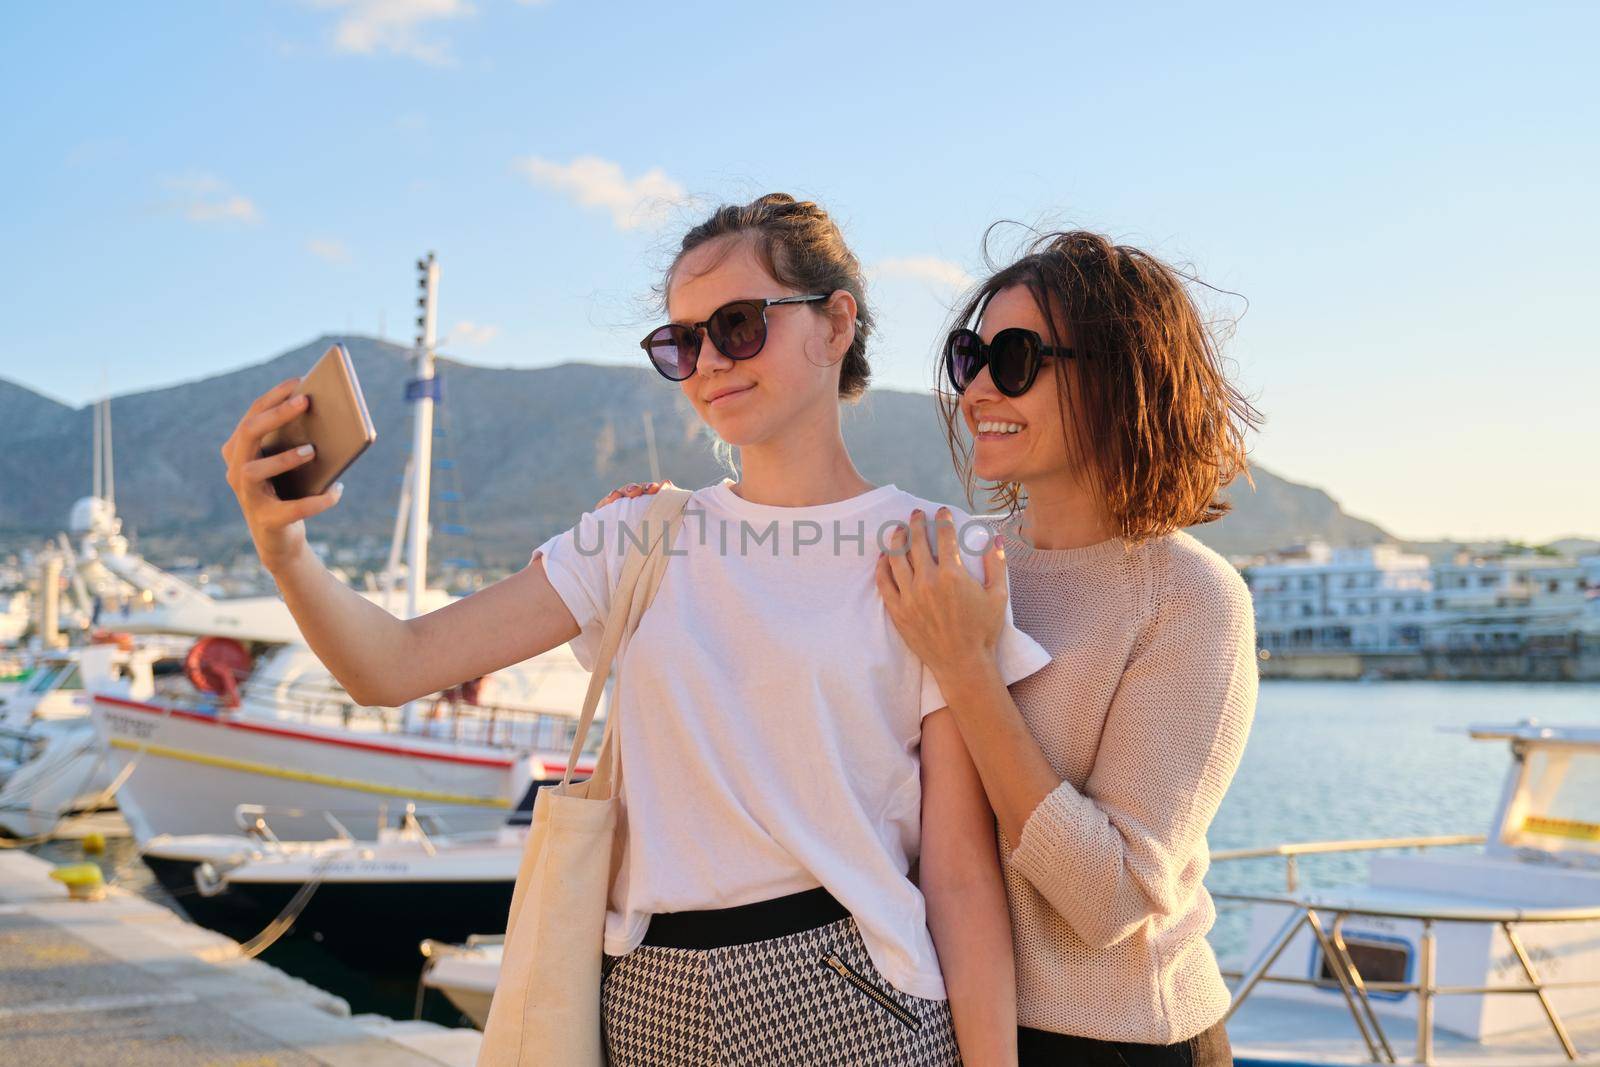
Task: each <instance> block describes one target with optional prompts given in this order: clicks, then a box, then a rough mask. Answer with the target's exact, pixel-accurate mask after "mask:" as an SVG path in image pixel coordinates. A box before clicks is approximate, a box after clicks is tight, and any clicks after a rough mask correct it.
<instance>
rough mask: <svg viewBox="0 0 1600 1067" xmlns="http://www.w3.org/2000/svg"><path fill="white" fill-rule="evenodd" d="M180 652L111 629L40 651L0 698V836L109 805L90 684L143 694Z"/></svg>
mask: <svg viewBox="0 0 1600 1067" xmlns="http://www.w3.org/2000/svg"><path fill="white" fill-rule="evenodd" d="M181 657H182V648H181V646H174V645H173V644H172V643H171V642H163V641H159V640H158V641H151V642H146V643H139V644H135V643H134V642H133V641H132V640H131V639H129V638H127V636H126V635H108V634H102V635H100V639H99V640H97V641H95V642H94V643H92V644H89V645H85V646H81V647H78V648H71V649H51V650H47V651H43V652H40V653H38V654H37V655H36V656H35V658H34V662H33V669H32V673H31V674H30V675H29V678H28V681H27V683H26V684H25V685H23V686H22V687H21V688H19V689H17V690H16V691H14V692H12V693H10V694H8V695H7V696H6V697H4V698H0V834H7V835H10V836H13V837H36V836H39V835H42V834H47V833H49V832H50V831H51V830H52V829H54V828H55V826H57V825H58V824H59V823H60V822H61V820H62V819H63V818H65V817H66V816H69V815H72V814H75V813H79V812H85V811H92V810H96V809H99V808H102V807H109V806H111V805H112V795H113V793H114V787H115V784H116V783H115V774H116V771H115V768H114V766H113V765H112V763H111V761H110V760H108V759H107V758H106V755H105V751H104V749H103V747H102V746H101V745H100V744H99V741H98V739H97V737H96V735H95V731H94V726H93V724H92V722H91V721H90V695H89V694H90V690H91V689H99V690H103V691H106V692H112V691H115V692H121V693H123V694H125V695H127V696H139V695H143V694H147V693H149V692H151V691H153V689H154V679H155V677H156V675H157V673H158V672H163V671H170V670H171V669H173V668H174V666H176V665H180V664H181V662H182V659H181Z"/></svg>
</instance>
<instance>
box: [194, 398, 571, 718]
mask: <svg viewBox="0 0 1600 1067" xmlns="http://www.w3.org/2000/svg"><path fill="white" fill-rule="evenodd" d="M298 381H299V379H296V378H291V379H289V380H288V381H285V382H282V383H280V384H279V385H277V386H276V387H274V388H273V389H270V390H268V391H267V392H266V393H263V394H262V395H261V396H260V397H258V398H257V399H256V401H255V403H253V404H252V405H251V406H250V409H249V410H248V411H247V412H245V415H244V417H243V418H242V419H240V420H239V423H238V425H237V426H236V427H235V428H234V431H233V434H232V435H231V436H230V437H229V438H228V440H227V441H226V442H225V443H224V444H223V446H222V458H223V460H224V461H225V462H226V463H227V465H228V484H229V485H230V486H231V487H232V488H233V491H234V495H235V496H236V497H237V498H238V500H239V508H240V511H242V512H243V513H244V519H245V523H246V524H247V525H248V526H249V528H250V536H251V539H252V540H253V541H254V542H255V546H256V553H257V554H258V555H259V556H260V557H261V562H262V564H263V566H265V567H266V568H267V570H268V571H269V572H270V573H271V574H272V576H273V578H274V580H275V581H276V582H277V584H278V591H279V592H280V593H281V594H282V595H283V600H284V603H285V604H287V605H288V607H289V613H290V614H291V615H293V616H294V620H295V622H296V623H297V624H298V625H299V627H300V632H301V633H302V634H303V635H304V636H305V639H306V644H307V645H309V646H310V648H311V651H312V652H314V653H315V654H316V656H317V658H318V659H319V660H321V661H322V663H323V665H324V666H326V667H327V668H328V670H329V671H330V672H331V673H332V674H333V676H334V678H336V679H337V680H338V682H339V684H340V685H342V686H344V688H345V691H346V692H348V693H349V694H350V696H351V697H352V698H353V699H355V700H356V701H358V702H360V703H362V704H373V705H395V704H403V703H405V702H406V701H408V700H412V699H415V698H417V697H421V696H426V695H427V694H429V693H433V692H437V691H438V690H440V689H443V688H446V687H447V686H451V685H455V684H457V683H459V682H463V681H466V680H467V679H469V678H477V677H480V676H482V675H485V674H488V673H490V672H491V671H494V670H498V669H499V668H501V667H506V666H509V665H510V664H513V663H517V662H520V661H521V660H524V659H528V658H529V657H531V656H536V655H538V654H539V653H541V652H546V651H548V650H550V649H552V648H554V647H555V646H557V645H559V644H561V643H563V642H565V641H570V640H571V639H572V638H574V637H576V636H577V635H578V623H577V620H575V619H574V618H573V617H572V613H571V612H570V611H568V610H567V606H566V605H565V604H564V603H563V602H562V600H561V598H560V596H558V595H557V594H556V591H555V589H554V588H553V587H552V586H551V585H550V580H549V578H547V577H546V576H545V572H544V563H543V562H542V561H541V560H535V561H533V562H532V563H530V564H529V565H528V566H527V567H524V568H523V569H522V570H521V571H519V572H517V573H516V574H513V575H511V576H510V577H508V578H506V579H504V580H502V581H500V582H497V583H495V584H494V585H492V586H490V587H489V588H487V589H484V590H482V591H480V592H477V593H474V594H473V595H472V596H469V597H466V598H465V599H463V600H459V601H456V602H455V603H453V604H449V605H447V606H445V607H443V608H440V609H439V610H437V611H432V612H429V613H428V614H426V615H422V616H419V617H417V618H415V619H409V620H402V619H397V618H395V617H394V616H393V615H391V614H389V613H388V612H387V611H385V610H384V609H383V608H381V607H379V606H378V605H377V604H374V603H373V602H372V601H370V600H368V599H367V598H366V597H364V596H362V595H361V594H360V593H358V592H356V591H355V590H354V589H351V588H350V587H348V586H346V585H345V584H344V583H343V582H340V581H339V580H338V579H337V578H335V577H334V576H333V574H332V573H331V572H329V570H328V569H327V568H326V567H325V566H323V564H322V561H321V560H319V559H318V558H317V557H316V554H315V553H313V552H312V551H310V549H309V547H308V546H307V544H306V536H305V520H306V519H308V518H310V517H311V516H313V515H319V514H321V513H322V512H324V511H327V510H328V509H329V508H332V507H333V506H334V505H335V504H337V503H338V502H339V496H340V493H341V487H340V486H334V487H333V488H332V489H330V490H329V491H328V492H326V493H323V494H321V495H320V496H314V497H307V498H305V499H303V500H280V499H278V496H277V494H276V493H275V492H273V489H272V484H271V482H270V481H268V479H270V478H271V477H272V476H273V475H275V474H279V473H281V472H283V471H286V470H291V469H293V468H294V467H297V466H299V465H300V464H302V463H305V462H307V461H308V460H309V459H310V458H311V454H310V453H306V454H304V455H302V454H298V453H295V452H285V453H281V454H279V455H276V456H271V457H268V458H265V459H262V458H259V456H260V451H261V439H262V437H263V436H264V435H265V434H266V433H267V432H268V431H270V430H273V429H275V428H277V427H279V426H282V425H284V424H285V423H287V422H289V421H290V420H291V419H293V418H295V417H296V416H298V415H299V414H300V412H301V411H302V410H303V408H304V405H303V404H302V403H300V398H293V399H291V393H292V392H293V390H294V386H295V385H296V383H297V382H298Z"/></svg>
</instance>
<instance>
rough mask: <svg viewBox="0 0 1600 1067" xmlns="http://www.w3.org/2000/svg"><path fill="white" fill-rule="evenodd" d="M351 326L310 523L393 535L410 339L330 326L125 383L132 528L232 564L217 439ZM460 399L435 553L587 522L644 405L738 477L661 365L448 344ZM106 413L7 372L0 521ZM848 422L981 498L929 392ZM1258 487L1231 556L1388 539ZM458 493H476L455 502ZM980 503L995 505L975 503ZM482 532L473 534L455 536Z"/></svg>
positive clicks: (632, 454) (441, 475)
mask: <svg viewBox="0 0 1600 1067" xmlns="http://www.w3.org/2000/svg"><path fill="white" fill-rule="evenodd" d="M336 340H338V341H343V342H344V344H345V345H346V347H347V348H348V349H349V351H350V355H351V358H352V359H353V360H354V362H355V365H356V373H357V375H358V376H359V378H360V380H361V383H362V389H363V391H364V392H365V393H366V397H367V402H368V406H369V408H370V410H371V413H372V418H373V421H374V422H375V423H376V425H377V427H378V440H377V442H376V443H375V444H374V445H373V446H372V448H371V450H370V451H369V452H368V453H367V454H366V455H365V456H363V457H362V458H361V460H360V461H358V462H357V463H356V465H355V466H354V467H352V468H351V469H350V470H349V471H348V472H347V473H346V475H345V478H344V482H345V496H344V499H343V501H342V502H341V503H340V505H339V507H338V508H337V509H335V510H334V511H333V512H332V513H331V514H330V515H329V516H327V517H325V518H320V519H318V520H316V521H315V522H314V523H313V535H314V536H316V537H318V538H319V539H326V540H330V541H350V540H353V539H355V538H361V537H365V538H369V539H374V540H375V541H376V542H377V543H386V542H387V540H388V538H389V536H390V532H391V530H392V528H393V523H394V509H395V501H396V494H397V492H398V489H399V486H400V482H401V476H402V472H403V471H404V468H405V462H406V456H407V455H408V453H409V451H410V447H411V427H410V412H409V408H408V405H407V404H406V402H405V401H404V399H403V397H404V387H405V382H406V380H407V379H408V378H410V376H411V373H412V366H411V361H410V358H409V352H408V350H407V349H405V348H403V347H401V346H399V345H394V344H390V343H388V342H385V341H379V340H375V339H372V338H367V337H342V338H340V337H321V338H318V339H317V340H315V341H313V342H311V343H310V344H307V345H304V346H302V347H300V348H296V349H294V350H292V351H289V352H285V353H283V354H282V355H280V356H278V357H276V358H274V359H272V360H269V361H267V362H265V363H260V364H257V365H255V366H250V367H246V368H243V369H241V370H236V371H230V372H228V373H225V374H219V375H216V376H214V377H211V378H205V379H201V380H199V381H193V382H186V383H183V384H181V385H175V386H171V387H168V388H164V389H155V390H150V391H148V392H142V393H135V394H131V395H128V396H119V397H115V398H114V399H113V400H112V404H111V408H112V424H113V432H114V438H115V443H116V494H117V507H118V512H119V513H120V514H121V515H122V517H123V521H124V527H125V529H126V530H128V531H129V532H130V533H133V534H136V535H137V536H138V537H139V538H140V539H141V544H142V545H143V546H144V548H145V549H146V550H147V551H151V552H152V553H153V554H156V555H158V556H160V555H163V554H187V555H196V556H200V557H202V558H208V559H221V558H225V557H226V556H228V555H231V554H232V553H233V552H235V551H238V550H240V549H243V548H246V547H247V546H248V544H249V539H248V535H247V534H246V532H245V528H244V523H243V521H242V520H241V519H240V516H239V510H238V505H237V504H236V502H235V501H234V498H233V494H232V492H231V490H229V488H228V486H227V483H226V482H225V481H224V480H223V464H222V458H221V456H220V454H219V449H220V447H221V445H222V442H223V441H224V439H226V437H227V436H228V434H229V433H230V432H231V431H232V430H233V427H234V425H235V424H236V423H237V421H238V419H239V417H240V416H241V415H242V414H243V412H244V410H245V408H246V407H247V406H248V405H249V403H250V401H251V400H253V399H254V398H255V397H256V396H258V395H260V394H261V393H263V392H265V391H266V390H268V389H270V388H271V387H272V386H273V385H275V384H277V383H278V382H280V381H282V380H283V379H285V378H288V377H291V376H293V375H296V374H303V373H305V371H306V370H308V369H309V368H310V367H311V365H312V364H313V363H314V362H315V361H316V359H317V358H318V357H319V356H320V355H321V354H322V352H323V350H324V349H326V347H327V346H328V345H329V344H330V343H331V342H333V341H336ZM439 374H440V376H441V377H442V378H443V379H444V403H443V404H442V405H441V407H440V409H439V416H438V421H439V435H438V436H437V438H436V440H435V458H436V459H439V460H445V461H447V462H445V463H441V464H439V465H438V469H437V470H436V472H435V476H434V490H435V497H434V500H435V503H434V506H433V519H434V523H435V529H436V535H435V536H436V541H435V551H434V553H433V555H434V557H435V558H442V557H445V556H448V555H466V556H468V557H469V558H476V559H479V560H481V561H482V562H484V563H488V564H493V565H500V566H510V565H520V563H521V562H522V561H523V560H525V559H526V558H527V553H528V552H529V551H531V549H532V547H533V546H534V545H535V544H537V543H539V542H540V541H542V540H543V539H544V538H545V537H548V536H549V535H550V534H552V533H555V532H557V531H559V530H562V529H565V528H566V527H567V526H570V525H571V524H572V523H573V521H574V520H575V519H576V518H577V516H578V515H579V514H581V513H582V512H583V511H584V510H586V509H588V508H589V507H591V506H592V505H593V504H594V502H595V501H596V500H597V499H599V498H600V497H601V496H603V495H604V494H605V493H606V492H608V491H609V490H610V489H612V488H614V487H615V486H617V485H620V484H623V483H626V482H629V481H639V480H646V479H648V478H649V477H650V465H649V459H648V451H647V446H646V437H645V427H644V420H645V413H647V412H648V413H649V417H650V419H651V420H653V428H654V432H655V438H656V446H657V452H658V454H659V457H660V463H661V470H662V473H663V474H664V475H666V476H667V477H670V478H671V479H672V480H673V481H674V482H676V483H677V484H679V485H684V486H700V485H706V484H709V483H710V482H712V481H715V480H716V479H718V478H720V477H722V476H723V475H724V474H725V473H728V472H727V471H725V470H724V469H723V468H721V467H720V466H719V465H718V462H717V460H716V458H715V456H714V454H713V448H712V445H713V441H714V439H713V438H712V437H711V435H710V433H709V431H708V430H707V429H706V428H705V427H704V426H703V425H702V424H701V423H700V421H699V419H698V418H697V417H696V416H695V414H694V412H693V410H692V408H690V406H689V405H688V403H687V401H685V400H684V399H683V397H682V395H681V394H680V392H679V391H678V390H677V389H676V388H674V387H672V386H670V385H668V384H667V383H666V382H665V381H663V380H662V379H661V378H660V377H659V376H658V375H657V374H656V373H655V372H654V371H652V370H650V369H649V368H648V367H619V366H599V365H594V364H585V363H568V364H563V365H561V366H557V367H545V368H538V369H522V368H495V367H481V366H474V365H471V364H465V363H457V362H455V361H452V360H449V359H444V358H441V359H440V360H439ZM91 411H92V409H91V408H81V409H72V408H68V407H67V406H65V405H63V404H60V403H58V402H56V401H53V400H50V399H49V398H47V397H44V396H41V395H39V394H37V393H34V392H32V391H30V390H27V389H24V388H23V387H21V386H18V385H15V384H13V383H9V382H6V381H4V380H0V534H10V535H32V534H49V533H52V532H54V531H56V530H58V529H60V528H61V526H62V525H63V523H64V522H65V519H66V516H67V513H68V511H69V510H70V509H71V506H72V504H73V502H74V501H75V500H77V499H78V498H79V497H82V496H84V495H86V494H87V493H88V492H89V482H90V470H91V456H90V454H91ZM845 437H846V440H847V442H848V443H849V446H850V450H851V455H852V456H853V457H854V458H855V460H856V462H857V465H858V466H859V467H860V469H861V472H862V473H863V474H864V475H865V476H866V477H867V478H869V479H871V480H873V481H875V482H880V483H883V482H894V483H896V484H897V485H899V486H900V487H901V488H903V489H906V490H909V491H911V492H913V493H917V494H919V495H921V496H925V497H927V498H929V499H933V500H947V501H950V502H951V503H953V504H959V505H962V506H965V501H966V498H965V494H964V493H963V491H962V489H961V486H960V484H959V483H958V481H957V479H956V476H955V473H954V470H953V468H952V465H951V462H950V456H949V450H948V448H947V446H946V444H945V439H944V431H943V428H942V425H941V423H940V421H939V418H938V415H937V412H936V410H935V407H934V405H933V404H932V403H931V402H930V400H929V398H928V397H927V396H924V395H919V394H915V393H905V392H896V391H893V390H886V389H876V390H872V391H871V392H870V393H869V394H868V395H867V396H866V397H865V398H864V399H863V400H862V401H861V403H859V404H856V405H851V406H850V407H848V408H847V409H846V417H845ZM1254 477H1255V481H1256V489H1255V491H1254V492H1251V490H1250V489H1249V487H1248V486H1247V485H1245V484H1244V483H1243V482H1242V481H1241V482H1240V483H1238V484H1236V485H1235V486H1233V487H1231V488H1230V490H1229V494H1230V497H1231V499H1232V500H1233V501H1234V503H1235V511H1234V512H1233V513H1232V514H1230V515H1229V516H1228V517H1227V518H1225V519H1223V520H1222V521H1221V522H1217V523H1211V524H1207V525H1204V526H1199V527H1195V528H1194V530H1193V532H1194V533H1195V534H1196V536H1198V537H1199V538H1200V539H1201V540H1203V541H1205V542H1206V543H1208V544H1210V545H1212V546H1213V547H1215V548H1217V549H1218V550H1219V551H1221V552H1224V553H1226V554H1229V555H1239V554H1247V553H1251V552H1257V551H1261V550H1264V549H1267V548H1272V547H1277V546H1279V545H1283V544H1287V543H1292V542H1295V541H1299V540H1305V539H1307V538H1312V537H1320V538H1323V539H1326V540H1328V541H1331V542H1334V543H1338V544H1361V543H1370V542H1373V541H1380V540H1386V539H1388V535H1387V534H1385V533H1384V531H1383V530H1381V529H1380V528H1378V527H1377V526H1374V525H1373V524H1371V523H1369V522H1364V521H1362V520H1360V519H1355V518H1352V517H1350V516H1348V515H1346V514H1344V512H1343V511H1342V510H1340V508H1339V505H1338V504H1337V503H1336V502H1335V501H1334V500H1333V499H1332V498H1331V497H1329V496H1328V495H1327V494H1326V493H1323V492H1322V491H1321V490H1318V489H1313V488H1310V487H1307V486H1303V485H1297V484H1295V483H1293V482H1290V481H1287V480H1286V479H1284V478H1281V477H1279V476H1278V475H1275V474H1273V473H1271V472H1269V471H1266V470H1262V469H1260V468H1256V470H1255V471H1254ZM452 493H458V494H459V502H455V501H453V500H451V499H449V496H448V495H449V494H452ZM978 505H979V509H980V510H981V509H982V507H983V501H982V499H981V498H980V499H979V501H978ZM457 523H460V524H463V525H466V526H467V527H469V528H470V530H471V531H472V537H471V542H472V543H471V545H470V546H469V545H466V544H464V543H462V541H461V539H460V538H451V537H449V536H448V535H446V534H443V527H444V526H445V525H446V524H457Z"/></svg>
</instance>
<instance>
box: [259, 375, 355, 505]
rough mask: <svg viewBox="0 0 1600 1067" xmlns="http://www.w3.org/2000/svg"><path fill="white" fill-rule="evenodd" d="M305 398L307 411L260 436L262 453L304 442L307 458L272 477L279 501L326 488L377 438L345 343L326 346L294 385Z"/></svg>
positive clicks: (292, 446)
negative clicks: (310, 450)
mask: <svg viewBox="0 0 1600 1067" xmlns="http://www.w3.org/2000/svg"><path fill="white" fill-rule="evenodd" d="M293 395H295V396H301V395H304V396H305V397H306V398H307V401H308V403H307V404H306V410H305V411H303V412H301V413H300V414H299V415H298V416H296V417H295V418H294V419H292V420H291V421H289V422H288V423H285V424H284V425H283V426H281V427H279V428H278V429H276V430H272V431H270V432H269V433H268V434H267V435H266V436H265V437H263V438H262V439H261V455H262V456H263V457H265V456H273V455H277V454H278V453H280V452H287V451H288V450H289V449H292V448H299V447H300V446H301V445H306V444H309V445H311V446H312V447H313V448H315V449H316V454H315V455H313V456H312V457H311V459H310V460H309V461H308V462H306V463H303V464H301V465H300V466H298V467H295V468H293V469H291V470H287V471H284V472H283V473H282V474H278V475H275V476H273V478H272V488H273V491H274V492H276V493H277V494H278V497H279V499H281V500H299V499H301V498H302V497H308V496H316V495H317V494H319V493H323V492H326V491H327V490H328V488H329V487H330V486H331V485H333V483H334V482H335V481H337V480H338V479H339V476H340V475H342V474H343V473H344V472H345V471H346V470H348V469H349V467H350V464H352V463H354V462H355V461H356V459H357V458H359V457H360V455H361V454H362V453H363V452H365V451H366V450H367V449H368V448H370V447H371V446H372V442H374V441H376V440H377V439H378V431H377V430H376V429H375V428H374V427H373V425H372V418H371V416H370V415H369V414H368V413H367V401H366V398H365V397H363V396H362V395H361V384H360V383H359V382H358V381H356V369H355V364H354V363H352V362H351V360H350V353H349V352H348V351H346V350H345V347H344V345H340V344H336V345H333V346H331V347H330V348H329V349H328V350H327V351H326V352H324V353H323V354H322V358H321V359H319V360H317V363H316V366H314V367H312V368H311V370H310V372H309V373H307V374H306V376H305V377H304V378H302V379H300V384H299V385H298V386H296V387H295V390H294V394H293Z"/></svg>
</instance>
